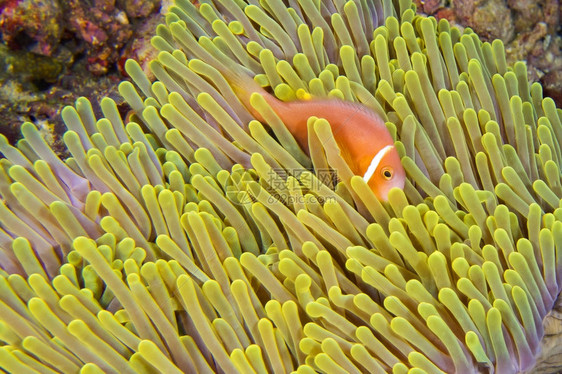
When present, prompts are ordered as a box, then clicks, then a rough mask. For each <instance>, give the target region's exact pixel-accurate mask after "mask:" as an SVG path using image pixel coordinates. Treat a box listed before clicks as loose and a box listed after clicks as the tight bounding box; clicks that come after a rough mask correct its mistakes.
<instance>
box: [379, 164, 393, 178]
mask: <svg viewBox="0 0 562 374" xmlns="http://www.w3.org/2000/svg"><path fill="white" fill-rule="evenodd" d="M381 173H382V176H383V177H384V179H386V180H390V179H392V176H393V175H394V173H393V172H392V168H389V167H385V168H383V169H382V170H381Z"/></svg>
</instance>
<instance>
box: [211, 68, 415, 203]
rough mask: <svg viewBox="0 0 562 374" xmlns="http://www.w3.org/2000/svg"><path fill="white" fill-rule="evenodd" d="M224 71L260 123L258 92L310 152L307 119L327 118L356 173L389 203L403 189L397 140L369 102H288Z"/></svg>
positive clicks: (228, 71) (231, 72)
mask: <svg viewBox="0 0 562 374" xmlns="http://www.w3.org/2000/svg"><path fill="white" fill-rule="evenodd" d="M219 70H220V71H221V72H222V73H223V75H224V76H225V79H226V80H227V81H228V82H229V83H230V84H231V86H232V88H233V90H234V92H235V93H236V96H237V97H238V98H239V99H240V101H241V102H242V104H244V106H245V107H246V108H247V109H248V110H249V111H250V112H251V113H252V115H253V116H254V117H255V118H256V119H257V120H259V121H263V118H262V117H261V115H260V114H259V113H258V112H257V111H256V110H255V109H254V108H253V107H252V105H251V104H250V96H251V95H252V94H253V93H254V92H256V93H258V94H260V95H262V96H263V97H264V99H265V100H266V102H267V103H268V104H269V106H271V108H272V109H273V111H275V113H276V114H277V115H278V116H279V118H280V119H281V120H282V121H283V123H285V125H286V126H287V128H288V129H289V131H290V132H291V133H292V134H293V136H294V137H295V139H296V140H297V142H298V143H299V145H300V146H301V147H302V148H303V150H305V151H306V152H307V153H308V134H307V121H308V118H309V117H311V116H316V117H318V118H324V119H326V120H327V121H328V122H329V123H330V125H331V128H332V133H333V134H334V138H335V140H336V143H337V144H338V146H339V147H340V149H341V153H342V157H343V158H344V160H345V161H346V162H347V164H348V165H349V167H350V169H351V170H352V171H353V173H354V174H356V175H361V176H363V179H364V180H365V181H366V182H367V184H368V185H369V187H370V188H371V190H372V191H373V192H374V194H375V195H376V196H377V198H378V199H379V200H382V201H387V200H388V192H389V191H390V189H391V188H393V187H398V188H404V182H405V179H406V173H405V172H404V168H403V167H402V163H401V162H400V156H399V155H398V152H397V151H396V148H395V147H394V141H393V139H392V137H391V136H390V133H389V132H388V129H387V128H386V126H385V124H384V122H383V120H382V119H381V118H380V117H379V116H378V115H377V114H376V113H375V112H373V111H372V110H370V109H369V108H367V107H366V106H364V105H361V104H357V103H352V102H349V101H343V100H338V99H310V100H296V101H289V102H283V101H281V100H278V99H277V98H275V97H274V96H273V95H271V94H270V93H268V92H267V91H265V90H264V89H263V88H262V87H261V86H259V85H258V84H257V83H256V82H255V81H254V80H253V79H252V78H250V77H249V76H247V75H244V74H241V73H237V72H234V71H232V70H227V69H225V68H224V67H221V68H220V69H219Z"/></svg>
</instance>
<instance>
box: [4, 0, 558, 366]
mask: <svg viewBox="0 0 562 374" xmlns="http://www.w3.org/2000/svg"><path fill="white" fill-rule="evenodd" d="M156 34H157V35H156V36H155V37H154V38H153V40H152V43H153V45H154V46H155V47H156V48H157V49H158V50H160V54H159V55H158V58H157V59H156V60H154V61H152V62H151V63H150V69H151V71H152V73H153V74H154V76H155V77H156V80H155V81H154V82H151V81H150V80H149V79H148V78H147V76H146V75H145V74H144V73H143V71H142V69H141V68H140V66H139V65H138V64H137V63H136V62H134V61H128V62H127V64H126V70H127V72H128V74H129V75H130V76H131V78H132V79H133V81H134V83H135V85H136V87H135V86H134V85H133V84H131V83H129V82H124V83H122V84H121V85H120V92H121V94H122V96H123V97H124V98H125V100H126V101H127V102H128V104H129V105H130V106H131V108H132V110H133V112H134V114H133V115H131V116H130V117H129V122H128V123H124V122H123V119H122V118H121V116H120V114H119V112H118V110H117V107H116V104H115V102H113V101H112V100H111V99H107V98H106V99H103V100H102V101H101V103H100V106H101V111H102V113H103V118H99V119H98V118H96V116H95V115H94V110H93V109H92V106H91V104H90V102H89V101H88V100H86V99H79V100H78V101H77V103H76V106H75V107H67V108H65V109H64V110H63V112H62V116H63V119H64V121H65V123H66V125H67V127H68V131H67V132H66V133H65V135H64V137H63V139H64V142H65V144H66V146H67V149H68V153H69V154H70V157H68V158H66V159H65V160H61V159H59V158H58V157H57V155H56V154H55V153H54V152H53V151H52V150H51V149H50V148H49V147H48V146H47V144H46V143H45V141H44V140H43V139H42V138H41V136H40V134H39V132H38V130H37V129H36V128H35V126H34V125H33V124H30V123H26V124H23V125H22V135H23V138H22V140H20V141H19V142H18V144H17V145H16V146H11V145H9V144H8V143H7V141H6V139H5V138H0V152H1V153H2V154H3V155H4V158H3V159H1V160H0V197H1V199H0V249H1V252H0V255H1V257H0V266H1V267H2V269H3V271H2V275H1V277H0V339H1V340H2V342H3V343H4V344H3V346H2V347H0V367H2V368H3V369H4V370H5V371H8V372H13V373H20V372H21V373H23V372H26V373H35V372H39V373H53V372H64V373H67V372H68V373H72V372H83V373H101V372H106V373H152V372H164V373H181V372H202V373H206V372H225V373H235V372H241V373H253V372H256V373H266V372H274V373H284V372H296V373H314V372H326V373H359V372H373V373H384V372H393V373H399V374H400V373H412V374H421V373H428V374H431V373H462V374H465V373H476V372H490V373H491V372H495V373H501V374H505V373H516V372H519V371H523V370H526V369H529V368H530V367H532V366H533V365H534V363H535V357H536V356H537V354H538V351H539V350H540V341H541V338H542V335H543V327H542V320H543V318H544V317H545V316H546V315H547V313H548V312H549V311H550V310H551V308H552V306H553V303H554V301H555V300H556V298H557V295H558V292H559V287H560V286H559V285H560V284H562V279H561V278H562V273H559V272H558V270H559V269H560V264H559V261H561V260H560V259H561V256H562V253H561V251H562V210H561V208H560V207H561V197H562V184H561V180H560V174H561V173H560V163H561V162H562V153H561V152H560V147H561V144H562V126H561V122H560V118H561V112H560V110H559V109H557V108H556V107H555V105H554V102H553V101H552V100H551V99H549V98H543V96H542V89H541V86H540V85H539V84H532V85H529V83H528V80H527V77H526V68H525V64H524V63H521V62H519V63H516V64H515V65H514V66H513V67H510V66H507V64H506V61H505V52H504V48H503V44H502V42H501V41H494V42H493V43H491V44H490V43H482V42H481V41H480V40H479V38H478V37H477V35H475V34H474V33H473V32H472V31H471V30H470V29H465V30H464V31H462V32H461V31H459V30H458V29H457V28H454V27H451V26H450V25H449V23H448V22H447V21H444V20H441V21H439V22H437V21H436V20H435V19H433V18H422V17H420V16H416V15H415V7H414V6H413V5H412V4H411V2H410V1H409V0H400V1H390V0H372V1H347V2H346V1H343V0H332V1H317V0H288V1H281V0H266V1H261V2H258V1H252V0H251V1H247V2H246V1H242V0H216V1H201V5H200V6H195V5H193V4H191V3H190V2H189V1H187V0H176V5H175V6H173V7H171V8H170V11H169V14H168V15H167V17H166V24H165V25H160V26H159V27H158V28H157V30H156ZM213 61H220V62H222V63H223V64H225V65H227V66H237V67H238V68H240V69H243V70H244V71H245V72H247V74H248V75H249V76H254V79H255V80H256V82H258V83H259V84H261V85H262V86H263V87H265V88H267V89H268V90H271V91H272V92H274V93H275V95H276V96H277V97H278V98H279V99H281V100H295V99H303V100H306V99H307V98H309V97H310V96H312V97H323V96H329V97H334V98H340V99H345V100H349V101H355V102H359V103H362V104H363V105H365V106H367V107H369V108H370V109H371V110H373V111H375V112H376V113H378V114H379V115H380V116H381V118H383V119H384V120H385V121H386V124H387V127H388V129H389V131H390V133H391V134H392V136H393V137H394V138H395V139H396V143H395V145H396V148H397V149H398V151H399V153H400V156H401V157H402V163H403V166H404V168H405V170H406V172H407V176H408V179H407V182H406V185H405V187H404V189H403V190H401V189H393V190H391V192H390V194H389V200H388V202H380V201H379V200H377V199H376V197H375V196H374V194H373V193H372V192H371V190H370V189H369V187H368V186H367V184H366V183H365V181H364V180H363V178H362V177H360V176H355V175H353V173H352V172H351V170H350V168H349V167H348V165H347V164H346V163H345V161H344V160H343V158H342V157H341V156H340V148H339V146H338V144H337V143H336V141H335V140H334V138H333V135H332V132H331V128H330V124H329V123H328V122H327V121H326V120H324V119H322V118H316V117H311V118H310V119H309V120H308V137H309V145H310V150H309V154H306V153H304V152H303V151H302V150H301V149H300V148H299V147H298V144H297V143H296V141H295V139H294V138H293V136H292V134H291V133H290V132H289V131H288V130H287V129H286V128H285V126H284V124H283V122H282V121H281V119H280V118H279V117H278V116H277V115H276V113H275V112H274V111H273V110H272V109H271V108H270V107H269V105H268V104H267V102H266V101H265V100H264V99H263V98H262V97H261V96H259V95H254V96H253V97H252V105H253V106H254V108H255V109H256V110H257V111H258V112H259V113H260V114H261V115H262V117H263V119H264V121H263V122H264V123H260V122H258V121H256V120H255V119H254V118H253V117H252V116H251V114H250V112H249V111H248V110H247V108H246V107H245V106H244V105H242V103H241V102H240V101H239V100H238V98H237V96H236V95H235V93H234V91H233V89H232V87H231V86H230V85H229V84H228V83H227V80H225V77H223V76H222V75H221V74H220V73H219V72H218V71H217V70H216V69H215V68H214V67H213V63H212V62H213Z"/></svg>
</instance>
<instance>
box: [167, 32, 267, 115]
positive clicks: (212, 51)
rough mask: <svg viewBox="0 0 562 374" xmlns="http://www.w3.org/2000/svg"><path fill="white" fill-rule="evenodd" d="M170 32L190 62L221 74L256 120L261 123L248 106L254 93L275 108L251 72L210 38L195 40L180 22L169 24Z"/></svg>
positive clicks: (250, 106) (254, 111)
mask: <svg viewBox="0 0 562 374" xmlns="http://www.w3.org/2000/svg"><path fill="white" fill-rule="evenodd" d="M170 31H171V32H172V35H173V36H174V38H176V39H177V40H180V41H181V45H182V47H183V49H184V51H185V52H186V54H187V57H188V58H189V59H190V60H191V59H198V60H201V61H204V62H205V63H207V64H209V65H211V66H212V67H214V68H215V69H217V70H218V71H219V72H220V73H221V75H222V76H223V77H224V78H225V79H226V81H227V82H228V83H229V84H230V86H231V87H232V90H233V91H234V93H235V94H236V96H237V97H238V99H239V100H240V101H241V102H242V104H243V105H244V106H245V107H246V109H247V110H248V111H249V112H250V113H251V114H252V115H253V116H254V117H255V118H256V119H258V120H260V121H261V120H262V117H261V115H260V114H259V113H258V112H257V111H256V110H255V109H254V108H253V107H252V105H251V104H250V96H251V95H252V94H253V93H254V92H257V93H259V94H260V95H262V96H263V97H264V98H265V100H266V101H267V102H268V103H269V104H270V105H271V106H275V102H276V101H277V99H275V98H274V97H273V96H272V95H271V94H269V93H268V92H267V91H266V90H264V89H263V88H262V87H261V86H260V85H259V84H258V83H256V82H255V81H254V79H253V77H252V74H253V72H252V71H251V70H249V69H247V68H246V67H244V66H243V65H241V64H240V63H239V62H237V61H235V60H233V59H231V58H230V57H229V56H227V55H225V54H223V53H222V52H221V51H220V50H219V49H218V48H216V47H215V46H214V45H213V41H212V39H211V38H209V37H206V36H202V37H199V38H197V37H196V36H195V35H194V34H193V33H192V32H191V30H189V28H187V27H186V25H185V23H182V22H173V23H171V24H170Z"/></svg>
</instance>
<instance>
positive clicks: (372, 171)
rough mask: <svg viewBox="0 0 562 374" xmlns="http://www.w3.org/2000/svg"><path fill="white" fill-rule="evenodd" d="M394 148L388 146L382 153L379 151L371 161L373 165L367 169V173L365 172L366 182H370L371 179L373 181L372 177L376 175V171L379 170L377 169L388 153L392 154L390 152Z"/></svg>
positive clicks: (364, 178)
mask: <svg viewBox="0 0 562 374" xmlns="http://www.w3.org/2000/svg"><path fill="white" fill-rule="evenodd" d="M392 148H394V146H393V145H387V146H386V147H384V148H382V149H381V150H380V151H378V153H377V154H376V155H375V157H373V160H372V161H371V165H369V167H368V168H367V171H366V172H365V175H364V176H363V180H364V181H365V182H368V181H369V179H371V177H372V176H373V174H375V170H377V167H378V166H379V164H380V162H381V160H382V158H383V157H384V156H385V155H386V154H387V153H388V152H390V150H391V149H392Z"/></svg>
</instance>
